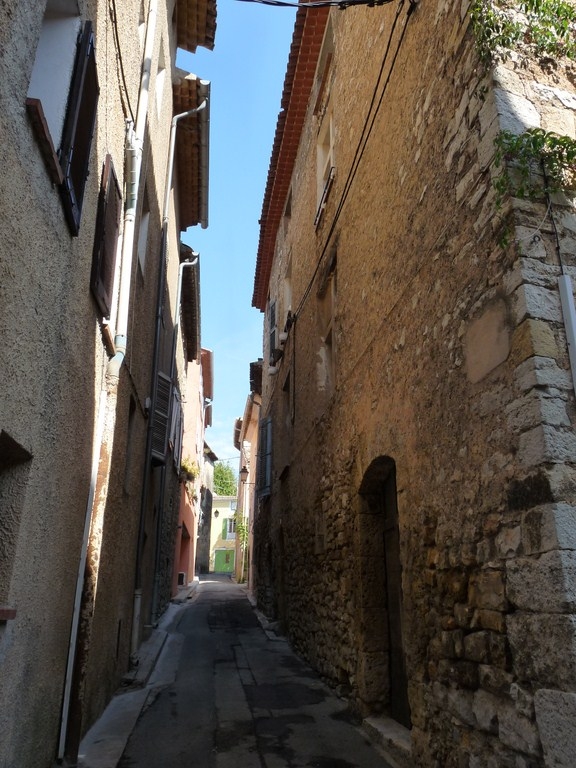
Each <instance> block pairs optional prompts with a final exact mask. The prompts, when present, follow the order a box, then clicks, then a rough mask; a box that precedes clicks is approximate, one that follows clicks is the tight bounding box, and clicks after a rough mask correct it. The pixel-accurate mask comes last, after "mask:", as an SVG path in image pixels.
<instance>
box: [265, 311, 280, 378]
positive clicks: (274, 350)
mask: <svg viewBox="0 0 576 768" xmlns="http://www.w3.org/2000/svg"><path fill="white" fill-rule="evenodd" d="M277 322H278V321H277V318H276V302H275V301H272V300H270V301H269V302H268V332H269V336H268V345H269V346H268V359H269V361H270V365H276V363H277V362H278V360H279V359H280V358H281V357H282V354H281V350H280V349H279V346H280V345H279V343H278V327H277Z"/></svg>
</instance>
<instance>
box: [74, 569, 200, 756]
mask: <svg viewBox="0 0 576 768" xmlns="http://www.w3.org/2000/svg"><path fill="white" fill-rule="evenodd" d="M197 587H198V579H195V580H194V582H192V583H191V584H189V585H188V586H186V587H181V588H180V589H179V590H178V594H177V595H176V597H174V598H173V599H172V601H171V603H170V605H169V606H168V609H167V610H166V611H165V613H164V614H163V616H162V618H161V619H160V621H159V623H158V627H157V628H156V629H154V630H153V631H152V634H151V635H150V637H149V638H148V640H146V641H145V642H143V643H142V645H141V646H140V648H139V650H138V664H137V665H135V666H134V668H133V669H131V670H129V671H128V672H127V673H126V674H125V675H124V678H123V685H122V687H121V688H120V689H119V690H118V691H117V692H116V694H115V695H114V697H113V698H112V699H111V701H110V703H109V704H108V706H107V707H106V709H105V710H104V712H103V713H102V715H101V716H100V718H99V719H98V720H97V721H96V722H95V723H94V725H93V726H92V727H91V728H90V730H89V731H88V732H87V733H86V735H85V736H84V738H83V739H82V742H81V744H80V751H79V754H78V768H116V766H117V765H118V763H119V762H120V758H121V757H122V753H123V752H124V750H125V748H126V744H127V743H128V739H129V738H130V734H131V733H132V731H133V730H134V726H135V725H136V723H137V721H138V718H139V717H140V713H141V712H142V711H143V709H144V708H145V707H146V704H147V702H149V701H151V700H153V699H154V697H155V696H156V694H157V692H158V690H159V689H160V688H162V687H164V686H165V685H168V684H170V682H172V679H173V677H175V675H176V670H177V666H178V658H179V650H180V649H179V648H178V639H177V638H172V637H171V636H170V634H169V633H168V632H167V631H166V628H167V627H169V626H170V624H171V623H172V622H173V621H174V619H175V618H176V616H177V615H178V613H179V612H180V611H181V610H182V609H183V608H184V607H185V605H186V604H187V603H188V601H189V600H191V599H192V598H193V597H194V595H195V593H196V589H197Z"/></svg>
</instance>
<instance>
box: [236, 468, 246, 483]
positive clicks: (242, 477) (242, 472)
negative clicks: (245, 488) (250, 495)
mask: <svg viewBox="0 0 576 768" xmlns="http://www.w3.org/2000/svg"><path fill="white" fill-rule="evenodd" d="M238 474H239V475H240V482H241V483H242V485H244V483H245V482H246V480H248V467H247V466H246V464H244V466H243V467H242V469H241V470H240V472H239V473H238Z"/></svg>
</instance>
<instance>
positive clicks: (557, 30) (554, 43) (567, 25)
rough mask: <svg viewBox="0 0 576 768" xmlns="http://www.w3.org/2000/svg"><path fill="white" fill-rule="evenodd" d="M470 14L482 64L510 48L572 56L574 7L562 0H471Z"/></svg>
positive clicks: (506, 53)
mask: <svg viewBox="0 0 576 768" xmlns="http://www.w3.org/2000/svg"><path fill="white" fill-rule="evenodd" d="M470 18H471V21H472V31H473V34H474V37H475V39H476V45H477V48H478V52H479V54H480V58H481V59H482V61H483V62H484V63H486V64H488V63H491V62H494V61H498V60H500V61H502V60H505V59H506V58H508V56H509V55H510V51H512V50H519V51H522V50H524V51H525V52H526V53H528V54H531V55H536V56H540V57H542V56H550V57H552V58H556V57H560V56H566V57H567V58H569V59H576V8H575V7H574V6H573V5H572V4H571V3H569V2H566V0H519V1H517V2H514V1H513V0H473V2H472V4H471V6H470Z"/></svg>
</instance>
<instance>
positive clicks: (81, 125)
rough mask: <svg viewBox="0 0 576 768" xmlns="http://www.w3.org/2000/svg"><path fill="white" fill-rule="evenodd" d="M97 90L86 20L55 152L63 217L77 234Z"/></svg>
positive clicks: (91, 34)
mask: <svg viewBox="0 0 576 768" xmlns="http://www.w3.org/2000/svg"><path fill="white" fill-rule="evenodd" d="M99 92H100V91H99V87H98V75H97V72H96V54H95V51H94V34H93V32H92V23H91V22H90V21H87V22H86V23H85V24H84V28H83V30H82V34H81V35H80V38H79V41H78V50H77V52H76V63H75V65H74V72H73V74H72V81H71V83H70V93H69V96H68V106H67V109H66V119H65V121H64V130H63V132H62V146H61V147H60V151H59V153H58V154H59V157H60V165H61V166H62V171H63V173H64V183H63V184H62V187H61V190H62V202H63V205H64V212H65V214H66V221H67V222H68V226H69V228H70V231H71V233H72V234H73V235H77V234H78V230H79V229H80V213H81V211H82V201H83V199H84V188H85V186H86V178H87V176H88V163H89V161H90V146H91V144H92V135H93V133H94V125H95V123H96V106H97V104H98V95H99Z"/></svg>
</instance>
